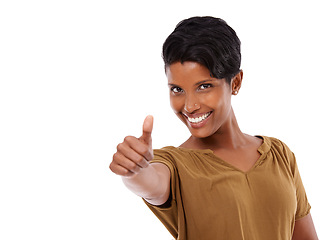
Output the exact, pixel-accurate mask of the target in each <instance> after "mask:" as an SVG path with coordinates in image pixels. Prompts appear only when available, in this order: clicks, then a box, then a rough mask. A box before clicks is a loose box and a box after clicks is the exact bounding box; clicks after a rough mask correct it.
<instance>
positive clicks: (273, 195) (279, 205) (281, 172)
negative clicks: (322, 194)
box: [144, 136, 311, 240]
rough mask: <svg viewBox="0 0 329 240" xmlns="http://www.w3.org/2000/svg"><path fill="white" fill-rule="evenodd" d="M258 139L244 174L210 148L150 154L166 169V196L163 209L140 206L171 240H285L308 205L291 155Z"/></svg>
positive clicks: (276, 142) (166, 149)
mask: <svg viewBox="0 0 329 240" xmlns="http://www.w3.org/2000/svg"><path fill="white" fill-rule="evenodd" d="M261 138H263V144H262V145H261V146H260V147H259V149H258V151H259V152H260V154H261V156H260V158H259V159H258V161H257V162H256V163H255V165H254V166H253V168H252V169H250V170H249V171H248V172H243V171H241V170H239V169H237V168H235V167H234V166H232V165H230V164H229V163H227V162H225V161H224V160H222V159H220V158H219V157H217V156H216V155H215V154H214V153H213V152H212V151H211V150H192V149H185V148H176V147H171V146H169V147H164V148H162V149H158V150H154V159H153V160H152V162H160V163H163V164H165V165H166V166H168V168H169V169H170V172H171V197H170V199H169V202H168V203H167V204H165V205H163V206H153V205H151V204H149V203H148V202H146V201H145V200H144V202H145V203H146V204H147V205H148V207H149V208H150V209H151V210H152V212H153V213H154V214H155V215H156V216H157V217H158V218H159V220H160V221H161V222H162V223H163V224H164V226H165V227H166V228H167V229H168V231H169V232H170V233H171V234H172V236H173V237H174V238H175V239H179V240H208V239H209V240H214V239H225V240H228V239H234V240H240V239H241V240H242V239H244V240H247V239H248V240H264V239H266V240H271V239H273V240H279V239H280V240H291V238H292V233H293V229H294V224H295V220H297V219H299V218H302V217H304V216H306V215H307V214H308V213H309V212H310V208H311V207H310V204H309V203H308V200H307V196H306V193H305V190H304V186H303V183H302V180H301V177H300V175H299V172H298V168H297V164H296V160H295V156H294V154H293V153H292V152H291V151H290V149H289V148H288V147H287V146H286V145H285V144H284V143H282V142H281V141H280V140H278V139H275V138H270V137H265V136H262V137H261Z"/></svg>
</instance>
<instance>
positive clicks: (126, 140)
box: [124, 136, 134, 143]
mask: <svg viewBox="0 0 329 240" xmlns="http://www.w3.org/2000/svg"><path fill="white" fill-rule="evenodd" d="M133 138H134V137H133V136H126V137H125V138H124V142H128V143H129V142H131V141H132V139H133Z"/></svg>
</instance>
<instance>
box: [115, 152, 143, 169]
mask: <svg viewBox="0 0 329 240" xmlns="http://www.w3.org/2000/svg"><path fill="white" fill-rule="evenodd" d="M113 161H114V162H115V163H116V164H118V165H120V166H121V167H124V168H125V169H127V170H128V171H130V172H133V173H139V172H140V171H141V167H140V166H138V165H137V164H136V163H135V162H133V161H131V160H130V159H128V158H126V157H125V156H124V155H122V154H121V153H120V152H117V153H115V154H114V156H113Z"/></svg>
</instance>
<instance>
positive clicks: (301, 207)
mask: <svg viewBox="0 0 329 240" xmlns="http://www.w3.org/2000/svg"><path fill="white" fill-rule="evenodd" d="M282 144H283V147H284V151H285V154H286V156H287V158H288V161H289V165H290V169H291V174H292V179H293V183H294V186H295V189H296V199H297V210H296V214H295V220H298V219H300V218H303V217H305V216H306V215H308V214H309V213H310V210H311V205H310V203H309V202H308V199H307V195H306V191H305V188H304V185H303V182H302V178H301V176H300V173H299V170H298V166H297V161H296V157H295V154H294V153H293V152H292V151H291V150H290V149H289V148H288V147H287V145H285V144H284V143H282Z"/></svg>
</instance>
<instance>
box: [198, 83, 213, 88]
mask: <svg viewBox="0 0 329 240" xmlns="http://www.w3.org/2000/svg"><path fill="white" fill-rule="evenodd" d="M211 87H212V85H211V84H209V83H207V84H201V85H200V87H199V89H200V90H205V89H207V88H211Z"/></svg>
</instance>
